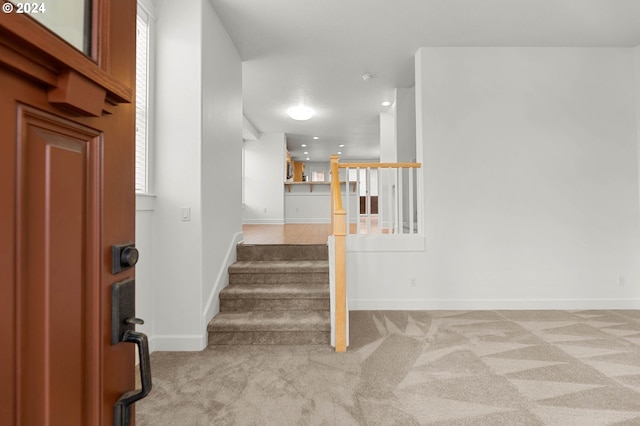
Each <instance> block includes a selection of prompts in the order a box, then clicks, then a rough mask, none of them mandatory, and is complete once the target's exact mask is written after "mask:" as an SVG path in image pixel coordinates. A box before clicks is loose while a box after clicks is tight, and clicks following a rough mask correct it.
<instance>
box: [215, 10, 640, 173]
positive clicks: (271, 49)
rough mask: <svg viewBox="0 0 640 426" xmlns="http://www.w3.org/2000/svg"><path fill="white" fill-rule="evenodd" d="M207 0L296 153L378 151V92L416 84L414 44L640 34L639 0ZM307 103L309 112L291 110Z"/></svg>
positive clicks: (541, 41)
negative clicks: (302, 115)
mask: <svg viewBox="0 0 640 426" xmlns="http://www.w3.org/2000/svg"><path fill="white" fill-rule="evenodd" d="M210 1H211V3H212V4H213V6H214V8H215V10H216V12H217V14H218V16H219V17H220V20H221V21H222V23H223V25H224V26H225V28H226V30H227V32H228V33H229V35H230V36H231V39H232V40H233V42H234V44H235V46H236V48H237V49H238V52H239V53H240V57H241V59H242V61H243V66H242V71H243V78H242V80H243V92H244V94H243V101H244V115H245V117H246V118H247V119H248V120H249V121H250V122H251V123H252V124H253V125H254V126H255V128H256V129H257V131H259V132H261V133H264V132H279V133H285V134H286V135H287V146H288V149H289V151H290V152H291V154H292V156H293V157H294V158H295V159H298V160H305V159H306V157H309V158H310V161H327V160H328V156H329V155H330V154H331V153H336V152H337V151H342V152H343V154H342V155H341V158H342V159H347V160H356V159H369V160H374V159H377V158H378V156H379V124H378V123H379V113H380V112H382V111H385V110H388V107H387V108H385V107H383V106H381V102H382V101H384V100H393V96H394V89H395V88H397V87H403V88H404V87H411V86H413V85H414V64H413V57H414V54H415V52H416V50H417V49H418V48H419V47H422V46H539V47H547V46H564V47H583V46H584V47H611V46H619V47H634V46H638V45H640V0H210ZM365 73H370V74H372V75H373V78H371V79H370V80H369V81H364V80H363V79H362V75H363V74H365ZM301 102H302V103H304V104H305V105H306V106H310V107H312V108H314V109H315V110H316V114H315V116H314V117H313V118H312V119H310V120H308V121H294V120H292V119H291V118H289V117H288V116H287V114H286V110H287V109H288V108H289V107H291V106H294V105H297V104H299V103H301ZM313 136H317V137H319V139H317V140H314V139H312V137H313ZM302 144H307V145H308V146H307V147H306V148H302V147H301V145H302ZM339 144H344V145H345V147H344V148H339V147H338V145H339ZM305 151H306V152H308V153H309V154H304V153H303V152H305Z"/></svg>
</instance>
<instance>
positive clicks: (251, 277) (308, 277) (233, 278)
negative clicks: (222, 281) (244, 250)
mask: <svg viewBox="0 0 640 426" xmlns="http://www.w3.org/2000/svg"><path fill="white" fill-rule="evenodd" d="M298 283H299V284H305V283H316V284H328V283H329V274H327V273H321V272H311V273H301V272H297V273H284V274H236V273H230V274H229V284H298Z"/></svg>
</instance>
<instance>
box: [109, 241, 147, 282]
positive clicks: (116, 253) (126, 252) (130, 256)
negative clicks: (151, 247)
mask: <svg viewBox="0 0 640 426" xmlns="http://www.w3.org/2000/svg"><path fill="white" fill-rule="evenodd" d="M111 254H112V265H111V273H112V274H114V275H115V274H118V273H120V272H122V271H126V270H127V269H130V268H132V267H134V266H135V265H136V263H138V259H139V257H140V253H139V252H138V249H137V248H135V246H134V243H123V244H114V245H113V246H111Z"/></svg>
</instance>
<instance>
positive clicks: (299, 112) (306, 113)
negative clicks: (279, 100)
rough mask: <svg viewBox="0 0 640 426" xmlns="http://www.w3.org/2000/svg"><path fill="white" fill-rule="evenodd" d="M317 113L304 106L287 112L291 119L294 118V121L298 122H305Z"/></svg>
mask: <svg viewBox="0 0 640 426" xmlns="http://www.w3.org/2000/svg"><path fill="white" fill-rule="evenodd" d="M315 113H316V112H315V111H314V110H312V109H311V108H309V107H306V106H304V105H298V106H295V107H291V108H289V109H288V110H287V114H288V115H289V117H291V118H293V119H294V120H298V121H304V120H308V119H310V118H311V117H313V115H314V114H315Z"/></svg>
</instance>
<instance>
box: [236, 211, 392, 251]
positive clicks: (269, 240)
mask: <svg viewBox="0 0 640 426" xmlns="http://www.w3.org/2000/svg"><path fill="white" fill-rule="evenodd" d="M369 222H370V223H369V224H368V225H369V226H367V219H366V216H362V218H361V219H360V234H377V233H383V234H386V233H388V231H387V230H385V229H382V230H381V229H379V228H378V216H377V215H372V217H371V218H370V221H369ZM329 231H330V225H329V224H328V223H288V224H285V225H242V232H243V233H244V242H245V243H246V244H326V242H327V238H328V237H329ZM357 232H358V231H357V227H356V224H355V223H352V224H351V225H350V231H349V233H350V234H355V233H357Z"/></svg>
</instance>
